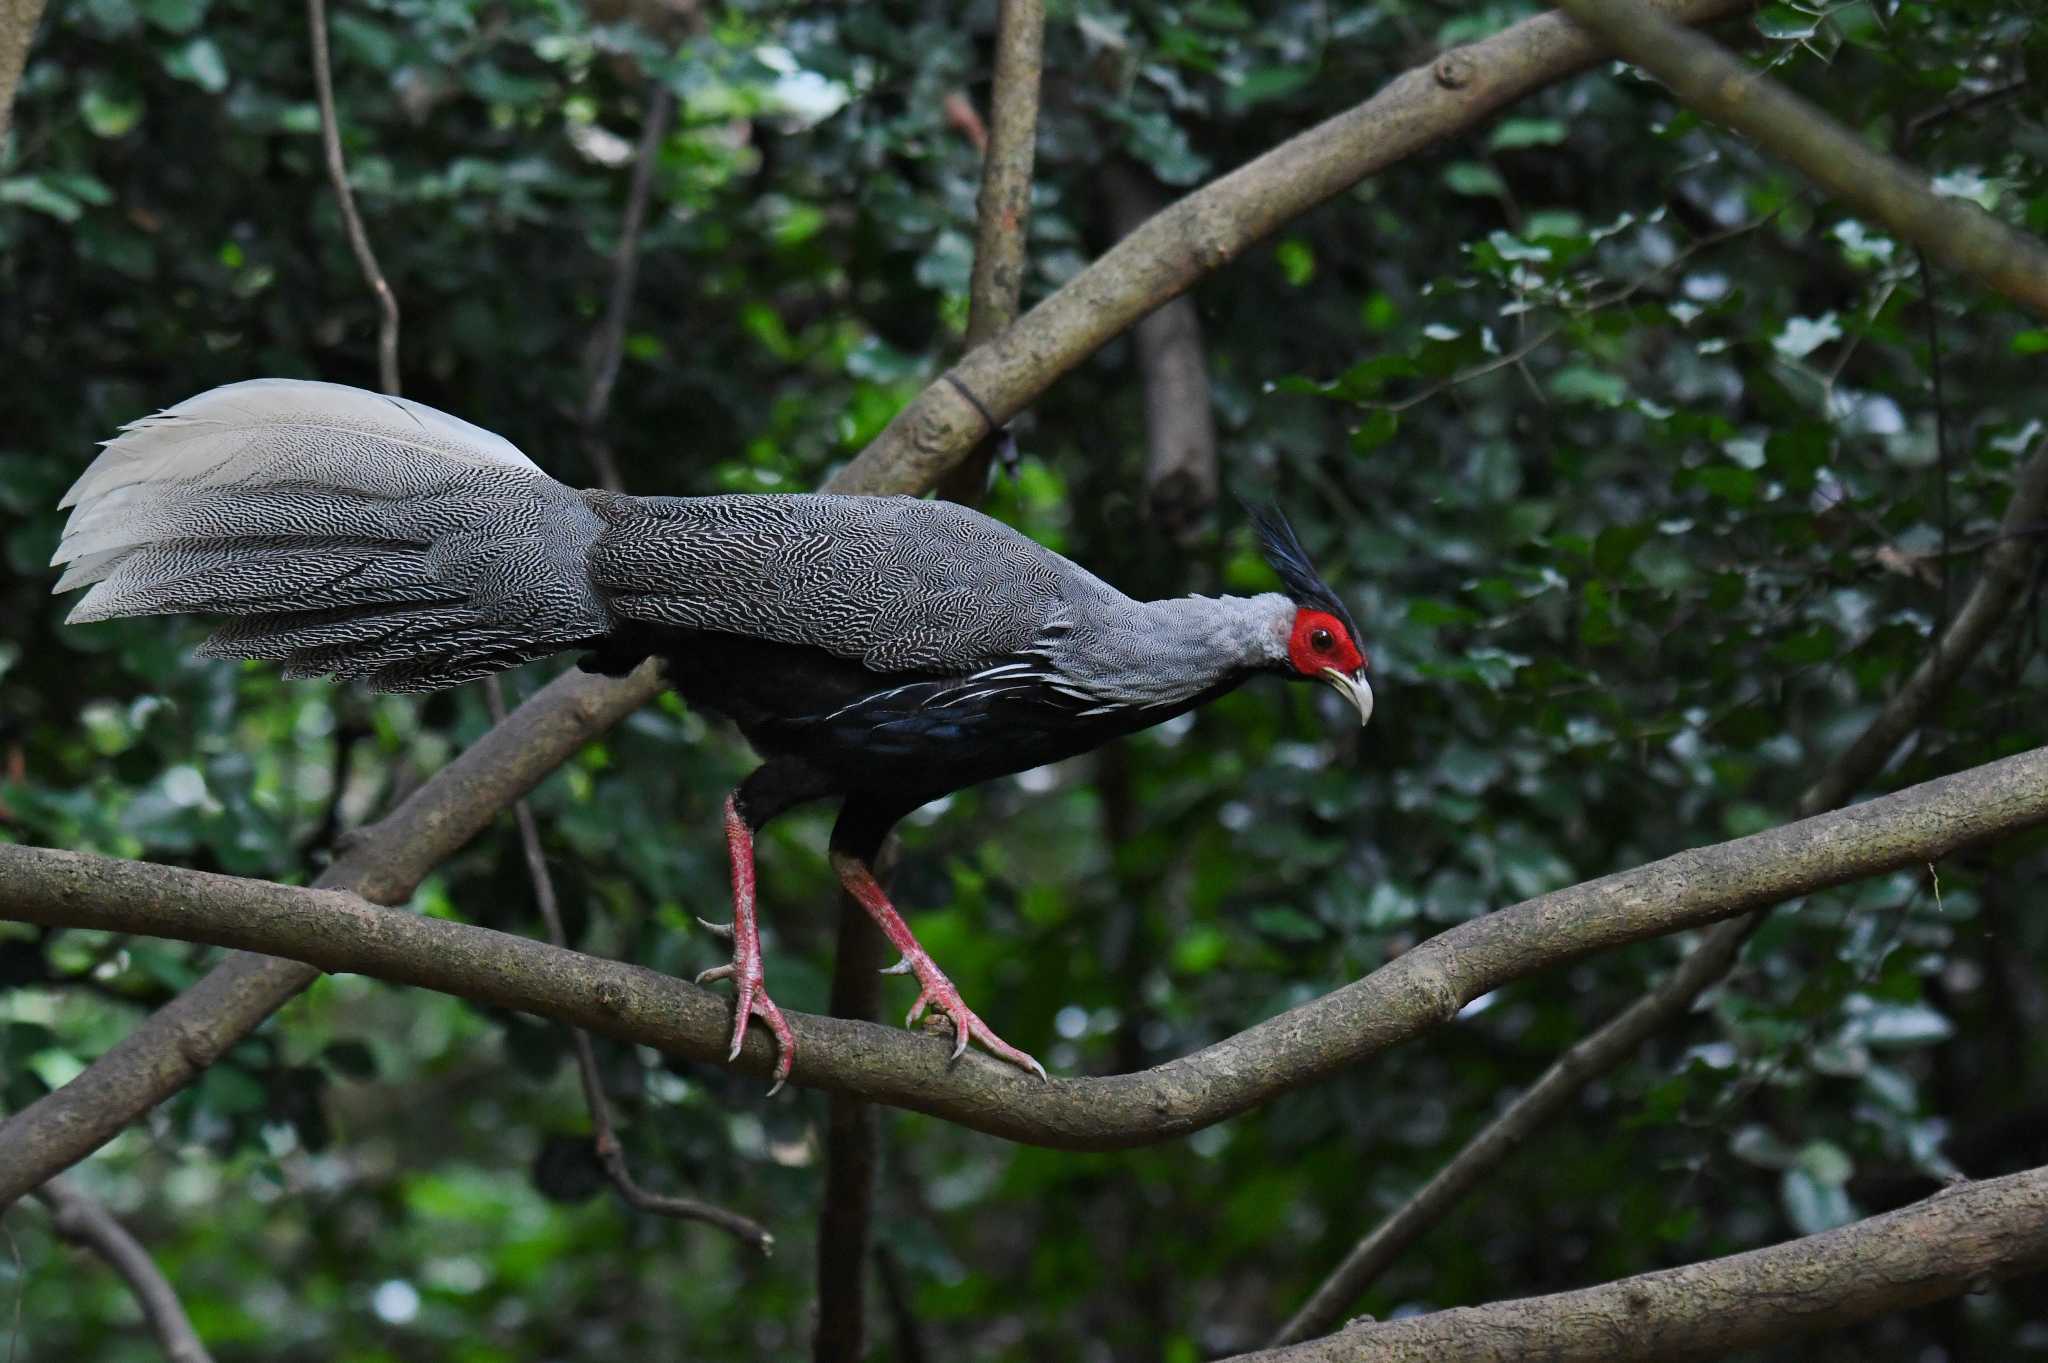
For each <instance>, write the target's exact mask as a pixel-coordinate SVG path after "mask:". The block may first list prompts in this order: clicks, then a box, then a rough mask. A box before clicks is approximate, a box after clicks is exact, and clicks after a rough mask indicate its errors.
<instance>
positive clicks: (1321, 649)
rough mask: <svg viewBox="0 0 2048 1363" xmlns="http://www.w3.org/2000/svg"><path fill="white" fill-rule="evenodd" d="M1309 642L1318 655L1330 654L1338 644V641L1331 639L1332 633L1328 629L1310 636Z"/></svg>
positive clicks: (1320, 630)
mask: <svg viewBox="0 0 2048 1363" xmlns="http://www.w3.org/2000/svg"><path fill="white" fill-rule="evenodd" d="M1308 641H1309V643H1310V645H1312V646H1313V647H1314V648H1315V651H1316V652H1318V653H1328V652H1329V651H1330V650H1331V649H1332V648H1334V647H1335V646H1336V643H1337V641H1336V639H1334V638H1333V637H1331V634H1330V631H1328V630H1326V629H1319V630H1317V631H1315V632H1314V633H1313V634H1311V635H1309V636H1308Z"/></svg>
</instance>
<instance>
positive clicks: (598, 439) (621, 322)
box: [576, 81, 676, 492]
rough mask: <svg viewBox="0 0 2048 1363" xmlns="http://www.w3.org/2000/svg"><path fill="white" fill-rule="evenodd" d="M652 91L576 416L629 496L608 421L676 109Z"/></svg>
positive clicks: (606, 482) (611, 485)
mask: <svg viewBox="0 0 2048 1363" xmlns="http://www.w3.org/2000/svg"><path fill="white" fill-rule="evenodd" d="M652 85H653V91H652V93H650V94H649V95H648V97H647V114H646V117H645V119H644V120H643V121H642V124H641V128H640V147H639V150H638V152H637V153H636V154H635V156H634V158H633V181H632V184H631V185H630V186H629V187H628V189H627V191H626V213H625V217H624V218H623V219H622V220H621V221H620V223H619V244H618V246H617V248H616V249H614V250H613V252H612V291H611V296H610V297H609V298H608V299H607V300H606V301H605V308H604V322H603V324H602V325H601V326H599V327H598V329H597V331H596V333H595V334H594V335H593V336H592V337H591V344H590V361H589V366H588V368H589V373H590V385H589V387H588V388H587V389H586V390H585V392H584V395H583V406H582V408H581V409H580V410H579V411H578V412H577V416H576V425H577V429H578V431H579V432H580V434H581V436H582V441H583V452H584V456H585V457H586V458H588V459H589V460H590V463H591V467H592V468H593V469H595V470H596V471H597V477H598V481H599V482H600V483H601V484H602V485H603V486H604V487H605V488H606V489H607V490H609V491H612V492H623V491H624V490H625V484H624V481H623V480H622V479H621V478H620V477H619V464H618V459H617V457H616V456H615V455H614V454H613V453H612V446H611V442H610V441H609V440H607V439H605V437H604V418H605V413H606V412H607V411H608V410H609V409H610V408H611V403H612V388H613V386H614V385H615V384H617V383H618V381H619V363H620V360H621V359H622V358H623V357H624V355H625V352H626V321H627V319H628V317H629V316H630V315H631V313H632V311H633V288H634V285H635V284H636V283H637V282H638V281H639V277H640V232H641V229H642V227H643V226H644V225H645V224H646V221H647V201H648V198H649V195H650V192H651V190H652V188H653V185H654V164H655V162H656V161H657V160H658V159H660V155H661V142H662V139H663V138H664V137H666V136H668V124H669V116H670V115H671V114H672V113H673V112H674V110H675V103H676V102H675V96H674V95H672V94H670V93H669V90H668V87H667V86H666V85H663V84H662V83H661V82H659V81H654V82H652Z"/></svg>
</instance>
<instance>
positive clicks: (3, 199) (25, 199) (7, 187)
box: [0, 175, 85, 222]
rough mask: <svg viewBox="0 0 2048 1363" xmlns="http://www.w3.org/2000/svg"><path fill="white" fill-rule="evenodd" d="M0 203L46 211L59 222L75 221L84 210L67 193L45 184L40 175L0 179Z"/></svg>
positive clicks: (41, 211)
mask: <svg viewBox="0 0 2048 1363" xmlns="http://www.w3.org/2000/svg"><path fill="white" fill-rule="evenodd" d="M0 204H19V205H20V206H21V207H23V208H33V209H35V210H36V212H38V213H47V214H49V215H50V216H51V217H53V218H55V219H57V220H58V221H59V222H76V221H77V220H78V215H79V214H80V213H83V212H84V211H85V209H84V207H83V206H82V205H81V204H80V203H79V202H78V200H76V199H74V198H72V197H71V196H70V195H69V194H64V193H60V192H59V191H58V190H56V189H55V188H53V187H52V186H50V185H49V184H46V183H45V182H44V181H43V179H42V178H41V177H40V176H33V175H23V176H17V177H15V178H14V179H11V180H0Z"/></svg>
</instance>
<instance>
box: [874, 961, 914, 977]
mask: <svg viewBox="0 0 2048 1363" xmlns="http://www.w3.org/2000/svg"><path fill="white" fill-rule="evenodd" d="M911 969H912V966H911V964H910V958H909V957H908V956H905V957H904V958H903V959H902V960H900V961H898V962H897V963H896V964H894V965H885V966H883V967H882V970H881V973H882V974H884V975H908V974H909V973H910V972H911Z"/></svg>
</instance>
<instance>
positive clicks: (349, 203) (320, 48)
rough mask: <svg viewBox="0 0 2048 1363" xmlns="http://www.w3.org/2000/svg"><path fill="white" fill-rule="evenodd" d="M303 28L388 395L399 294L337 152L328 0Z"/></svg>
mask: <svg viewBox="0 0 2048 1363" xmlns="http://www.w3.org/2000/svg"><path fill="white" fill-rule="evenodd" d="M306 27H307V29H308V31H309V32H310V33H311V34H312V38H313V90H314V94H315V96H316V97H317V98H318V99H319V101H320V141H321V145H322V146H324V147H325V148H326V151H327V178H328V179H329V180H331V181H332V182H333V184H334V200H335V203H336V204H338V205H339V206H340V208H341V225H342V227H343V229H344V230H345V231H346V232H347V233H348V245H349V249H350V250H351V251H354V252H355V256H356V264H357V265H358V266H360V267H361V269H362V272H363V282H364V283H365V284H368V285H369V286H370V292H371V293H373V294H375V295H376V296H377V312H378V321H377V382H378V385H379V386H380V387H382V388H383V390H384V391H385V392H386V393H389V394H390V395H391V396H393V397H397V396H398V295H397V294H396V293H393V292H392V290H391V284H390V282H389V281H388V280H386V279H385V278H384V271H383V270H381V269H379V268H378V266H377V253H376V252H375V251H372V250H371V249H370V236H369V234H368V233H367V232H365V231H364V230H363V219H362V215H361V214H359V213H358V212H356V196H355V191H354V190H352V189H350V188H349V184H348V166H347V164H346V163H345V162H344V161H343V160H342V156H341V125H340V123H339V121H338V120H337V119H336V117H335V113H334V72H333V67H332V65H331V63H330V62H329V60H328V55H327V0H306Z"/></svg>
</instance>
